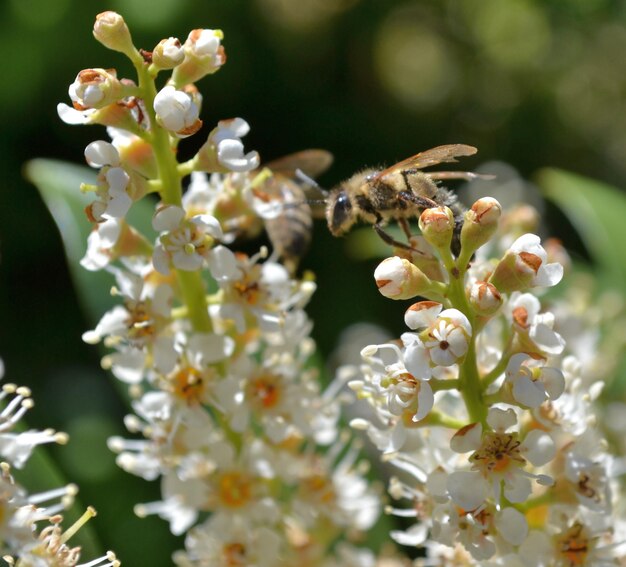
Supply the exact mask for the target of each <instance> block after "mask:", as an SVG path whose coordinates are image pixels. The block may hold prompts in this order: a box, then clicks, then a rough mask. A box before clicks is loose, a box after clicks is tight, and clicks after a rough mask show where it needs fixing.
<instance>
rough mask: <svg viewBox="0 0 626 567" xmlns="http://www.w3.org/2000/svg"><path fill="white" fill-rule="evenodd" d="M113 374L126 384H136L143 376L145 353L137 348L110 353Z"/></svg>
mask: <svg viewBox="0 0 626 567" xmlns="http://www.w3.org/2000/svg"><path fill="white" fill-rule="evenodd" d="M110 358H111V361H112V363H113V365H112V366H111V372H112V373H113V376H115V377H116V378H118V379H120V380H121V381H122V382H127V383H128V384H138V383H139V382H141V379H142V378H143V372H144V367H145V364H146V356H145V354H144V353H143V352H142V351H140V350H137V349H133V350H126V351H120V352H116V353H113V354H111V355H110Z"/></svg>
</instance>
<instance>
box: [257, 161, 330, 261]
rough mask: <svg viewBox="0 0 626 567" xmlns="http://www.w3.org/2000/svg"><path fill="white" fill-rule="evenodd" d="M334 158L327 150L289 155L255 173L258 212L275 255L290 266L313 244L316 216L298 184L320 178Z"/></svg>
mask: <svg viewBox="0 0 626 567" xmlns="http://www.w3.org/2000/svg"><path fill="white" fill-rule="evenodd" d="M332 161H333V156H332V154H330V153H329V152H327V151H325V150H318V149H309V150H303V151H300V152H296V153H293V154H289V155H287V156H284V157H281V158H278V159H276V160H274V161H272V162H270V163H268V164H266V165H265V166H264V167H263V168H262V169H261V170H260V171H257V172H252V174H251V175H252V182H251V194H252V196H253V199H254V200H255V201H256V203H257V204H256V206H255V207H254V209H255V211H256V212H257V213H258V214H259V216H260V217H261V218H262V219H263V222H264V225H265V230H266V232H267V236H268V238H269V240H270V242H271V243H272V247H273V249H274V251H275V253H276V254H277V255H278V256H280V257H281V258H283V259H284V260H285V261H286V262H287V263H289V264H292V265H293V264H294V263H297V261H298V259H299V258H301V257H302V256H303V255H304V253H305V252H306V251H307V249H308V246H309V244H310V242H311V232H312V229H313V216H312V212H311V207H310V206H309V203H308V201H307V198H306V195H305V192H304V189H303V186H302V184H303V183H305V184H306V181H302V179H300V182H298V181H296V178H297V177H298V175H299V174H300V172H303V173H304V174H305V175H304V176H302V177H303V178H304V179H310V178H312V177H317V176H319V175H321V174H322V173H323V172H324V171H326V170H327V169H328V168H329V167H330V164H331V163H332Z"/></svg>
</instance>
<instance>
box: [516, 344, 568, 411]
mask: <svg viewBox="0 0 626 567" xmlns="http://www.w3.org/2000/svg"><path fill="white" fill-rule="evenodd" d="M527 360H531V357H530V356H528V355H527V354H525V353H518V354H514V355H513V356H512V357H511V358H510V360H509V363H508V364H507V367H506V371H505V375H506V381H507V382H508V383H510V384H511V385H512V393H513V397H514V398H515V401H517V402H518V403H520V404H521V405H523V406H527V407H529V408H536V407H539V406H540V405H541V404H542V403H543V402H545V401H546V400H548V399H549V400H556V399H558V398H559V396H561V394H562V393H563V391H564V390H565V378H564V377H563V373H562V372H561V371H560V370H559V369H558V368H552V367H549V366H546V367H543V368H542V367H539V366H536V365H535V366H531V365H529V364H523V363H524V362H525V361H527Z"/></svg>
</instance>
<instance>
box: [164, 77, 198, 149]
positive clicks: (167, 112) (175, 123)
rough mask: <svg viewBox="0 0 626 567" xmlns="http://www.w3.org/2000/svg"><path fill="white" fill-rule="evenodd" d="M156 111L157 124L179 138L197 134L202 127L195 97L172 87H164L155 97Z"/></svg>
mask: <svg viewBox="0 0 626 567" xmlns="http://www.w3.org/2000/svg"><path fill="white" fill-rule="evenodd" d="M154 111H155V113H156V118H157V122H158V123H159V124H160V125H161V126H163V128H165V129H166V130H169V131H170V132H173V133H174V134H176V135H177V136H178V137H179V138H185V137H187V136H191V135H192V134H195V133H196V132H197V131H198V130H199V129H200V127H201V126H202V120H200V119H199V118H198V115H199V113H200V109H199V107H198V105H197V104H196V102H194V99H193V97H192V96H191V95H189V94H188V93H186V92H183V91H179V90H176V89H175V88H174V87H172V86H166V87H163V88H162V89H161V90H160V91H159V92H158V93H157V95H156V96H155V97H154Z"/></svg>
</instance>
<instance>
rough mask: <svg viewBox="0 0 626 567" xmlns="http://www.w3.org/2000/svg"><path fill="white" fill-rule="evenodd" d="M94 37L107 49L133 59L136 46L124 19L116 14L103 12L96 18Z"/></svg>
mask: <svg viewBox="0 0 626 567" xmlns="http://www.w3.org/2000/svg"><path fill="white" fill-rule="evenodd" d="M93 36H94V37H95V38H96V39H97V40H98V41H99V42H100V43H101V44H102V45H104V46H105V47H108V48H109V49H113V50H114V51H121V52H122V53H124V54H126V55H128V56H129V57H132V56H133V55H134V54H135V52H136V51H135V46H134V45H133V40H132V38H131V36H130V31H129V29H128V26H127V25H126V22H125V21H124V18H122V16H120V15H119V14H118V13H116V12H111V11H107V12H102V13H101V14H98V15H97V16H96V22H95V24H94V26H93Z"/></svg>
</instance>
